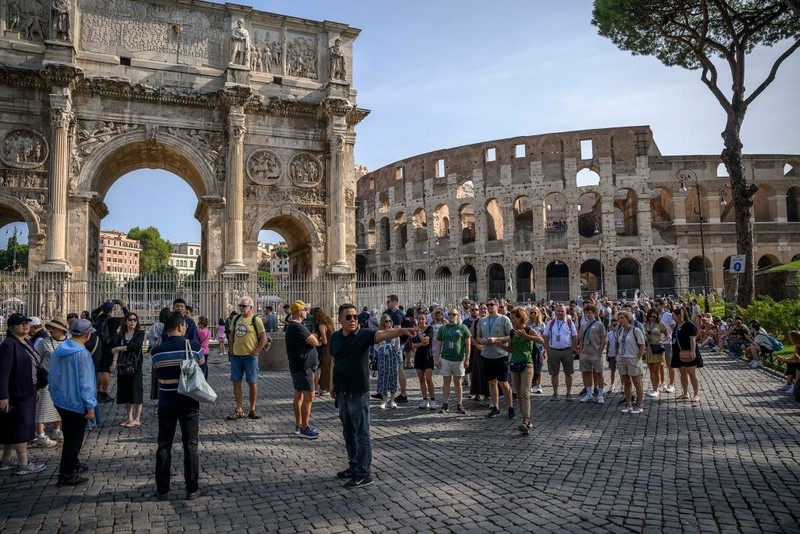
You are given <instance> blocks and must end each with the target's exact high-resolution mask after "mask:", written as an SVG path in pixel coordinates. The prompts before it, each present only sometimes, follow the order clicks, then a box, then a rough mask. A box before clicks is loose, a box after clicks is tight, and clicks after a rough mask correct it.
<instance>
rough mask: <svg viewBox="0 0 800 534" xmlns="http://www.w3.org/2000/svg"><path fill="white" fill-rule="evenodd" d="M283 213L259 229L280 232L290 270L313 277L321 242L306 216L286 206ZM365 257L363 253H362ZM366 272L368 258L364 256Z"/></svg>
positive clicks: (302, 276)
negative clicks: (313, 234)
mask: <svg viewBox="0 0 800 534" xmlns="http://www.w3.org/2000/svg"><path fill="white" fill-rule="evenodd" d="M280 211H282V213H274V214H272V215H271V216H269V218H268V219H267V220H266V221H265V222H264V223H263V224H262V225H261V228H260V229H259V230H272V231H273V232H276V233H278V234H280V236H281V237H282V238H283V239H284V241H285V242H286V247H287V249H288V251H287V253H288V260H289V265H288V267H289V272H288V275H289V276H292V277H294V278H311V277H313V276H315V275H316V274H317V273H316V272H315V261H314V249H315V248H318V247H319V243H318V242H317V241H316V240H314V239H312V234H311V232H310V231H309V229H308V226H307V224H309V222H307V221H304V216H303V215H302V214H300V213H299V212H293V210H292V209H291V208H284V209H283V210H280ZM359 256H361V257H362V258H364V256H363V255H360V254H359ZM364 260H365V264H364V272H366V258H364Z"/></svg>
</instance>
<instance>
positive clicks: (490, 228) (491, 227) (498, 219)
mask: <svg viewBox="0 0 800 534" xmlns="http://www.w3.org/2000/svg"><path fill="white" fill-rule="evenodd" d="M485 211H486V240H487V241H502V240H503V210H502V208H501V207H500V203H499V202H498V201H497V199H496V198H491V199H489V200H488V201H487V202H486V207H485Z"/></svg>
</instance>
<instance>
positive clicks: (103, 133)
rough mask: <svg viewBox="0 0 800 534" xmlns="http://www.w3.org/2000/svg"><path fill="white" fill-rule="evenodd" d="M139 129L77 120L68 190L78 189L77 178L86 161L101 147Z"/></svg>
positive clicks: (131, 126)
mask: <svg viewBox="0 0 800 534" xmlns="http://www.w3.org/2000/svg"><path fill="white" fill-rule="evenodd" d="M138 128H139V125H138V124H120V123H114V121H83V120H78V121H77V124H76V127H75V135H74V138H75V139H74V142H73V145H72V163H71V170H72V179H71V180H70V190H71V191H76V190H77V189H78V183H77V180H78V177H79V175H80V173H81V169H82V168H83V164H84V163H85V161H86V159H87V158H88V157H89V156H91V155H92V153H93V152H94V151H95V150H97V149H98V148H100V147H101V146H103V143H105V142H106V141H108V140H109V139H111V138H113V137H116V136H118V135H122V134H125V133H128V132H132V131H134V130H136V129H138Z"/></svg>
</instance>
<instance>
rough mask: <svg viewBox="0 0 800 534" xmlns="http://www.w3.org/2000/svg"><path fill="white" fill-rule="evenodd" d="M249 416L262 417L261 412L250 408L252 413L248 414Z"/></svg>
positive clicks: (252, 417)
mask: <svg viewBox="0 0 800 534" xmlns="http://www.w3.org/2000/svg"><path fill="white" fill-rule="evenodd" d="M247 417H249V418H250V419H261V414H259V413H258V412H257V411H255V410H250V413H249V414H247Z"/></svg>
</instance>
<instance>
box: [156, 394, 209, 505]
mask: <svg viewBox="0 0 800 534" xmlns="http://www.w3.org/2000/svg"><path fill="white" fill-rule="evenodd" d="M179 423H180V425H181V441H182V442H183V477H184V479H185V480H186V492H187V493H193V492H195V491H197V481H198V479H199V478H200V460H199V458H198V456H197V442H198V433H199V429H200V410H198V409H196V408H192V409H189V410H187V409H170V408H159V409H158V451H157V452H156V490H157V491H158V493H160V494H164V493H167V492H168V491H169V476H170V470H171V465H172V442H173V441H174V439H175V428H176V427H177V425H178V424H179Z"/></svg>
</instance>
